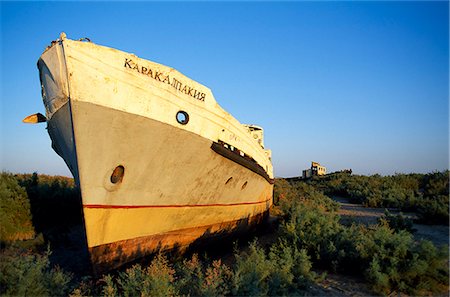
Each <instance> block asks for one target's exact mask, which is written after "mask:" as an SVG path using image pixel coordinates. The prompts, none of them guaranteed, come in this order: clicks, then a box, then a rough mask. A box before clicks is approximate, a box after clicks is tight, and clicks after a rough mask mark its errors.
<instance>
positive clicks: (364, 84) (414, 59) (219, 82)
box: [0, 2, 449, 177]
mask: <svg viewBox="0 0 450 297" xmlns="http://www.w3.org/2000/svg"><path fill="white" fill-rule="evenodd" d="M448 26H449V4H448V2H282V3H277V2H257V3H256V2H213V3H205V2H168V3H162V2H126V3H125V2H81V3H75V2H59V3H57V2H1V45H2V47H1V65H2V67H1V110H0V111H1V113H0V116H1V135H0V137H1V138H0V139H1V159H0V162H1V169H2V170H7V171H10V172H17V173H19V172H34V171H37V172H39V173H47V174H60V175H67V176H70V172H69V171H68V169H67V168H66V165H65V164H64V162H63V161H62V159H60V157H59V156H57V155H56V153H54V152H53V150H52V149H51V146H50V140H49V137H48V134H47V131H46V129H45V124H40V125H26V124H22V123H21V120H22V119H23V118H24V117H25V116H27V115H29V114H32V113H35V112H41V113H44V107H43V104H42V99H41V95H40V86H39V76H38V71H37V68H36V62H37V60H38V58H39V56H40V54H41V53H42V52H43V50H44V49H45V47H46V46H47V45H48V44H50V42H51V41H52V40H55V39H56V38H57V37H58V36H59V33H60V32H62V31H64V32H66V34H67V36H68V37H69V38H72V39H78V38H81V37H89V38H90V39H91V40H92V41H93V42H95V43H97V44H101V45H106V46H110V47H113V48H117V49H120V50H124V51H127V52H132V53H135V54H136V55H138V56H140V57H142V58H146V59H149V60H152V61H155V62H158V63H162V64H165V65H168V66H171V67H174V68H176V69H178V70H179V71H181V72H182V73H184V74H185V75H187V76H189V77H190V78H192V79H194V80H196V81H198V82H200V83H202V84H204V85H206V86H208V87H209V88H211V89H212V91H213V93H214V95H215V97H216V100H217V101H218V102H219V104H220V105H221V106H222V107H223V108H225V109H226V110H227V111H228V112H230V113H231V114H232V115H233V116H235V117H236V118H237V119H238V120H239V121H240V122H241V123H253V124H258V125H261V126H263V127H264V129H265V143H266V147H268V148H270V149H272V153H273V163H274V170H275V175H276V176H282V177H287V176H298V175H300V173H301V170H302V169H305V168H307V167H308V166H310V162H311V161H318V162H320V163H322V164H323V165H325V166H326V167H327V168H328V170H329V171H336V170H341V169H345V168H352V169H353V171H354V172H355V173H359V174H374V173H380V174H384V175H385V174H394V173H409V172H422V173H426V172H431V171H434V170H444V169H447V168H448V164H449V163H448V162H449V154H448V144H449V122H448V114H449V29H448Z"/></svg>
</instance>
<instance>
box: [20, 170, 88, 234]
mask: <svg viewBox="0 0 450 297" xmlns="http://www.w3.org/2000/svg"><path fill="white" fill-rule="evenodd" d="M15 178H16V179H17V181H18V182H19V184H20V185H21V186H22V187H24V188H25V189H26V192H27V194H28V198H29V201H30V206H31V213H32V214H33V225H34V227H35V229H36V231H37V232H44V233H46V232H47V231H48V230H50V229H53V228H55V227H56V228H59V229H64V228H67V227H69V226H72V225H79V224H82V208H81V195H80V191H79V189H78V188H77V187H75V184H74V181H73V179H72V178H68V177H63V176H48V175H43V174H39V175H38V174H37V173H33V174H22V175H16V177H15Z"/></svg>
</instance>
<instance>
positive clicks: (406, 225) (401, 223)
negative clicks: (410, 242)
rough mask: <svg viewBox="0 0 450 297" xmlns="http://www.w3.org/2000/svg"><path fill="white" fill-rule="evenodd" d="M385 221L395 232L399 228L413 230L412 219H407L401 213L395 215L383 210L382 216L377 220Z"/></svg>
mask: <svg viewBox="0 0 450 297" xmlns="http://www.w3.org/2000/svg"><path fill="white" fill-rule="evenodd" d="M382 221H386V223H387V224H388V225H389V227H390V228H391V229H393V230H395V231H396V232H398V231H400V230H406V231H408V232H413V231H415V230H414V229H413V221H412V219H409V218H407V217H405V216H404V215H403V214H402V213H399V214H397V215H394V214H391V213H390V212H389V210H387V209H386V210H385V211H384V216H382V217H380V218H379V219H378V222H380V223H381V222H382Z"/></svg>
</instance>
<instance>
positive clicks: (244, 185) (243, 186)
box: [241, 182, 248, 190]
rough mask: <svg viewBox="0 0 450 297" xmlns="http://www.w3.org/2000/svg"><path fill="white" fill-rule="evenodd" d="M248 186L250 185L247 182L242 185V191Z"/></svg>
mask: <svg viewBox="0 0 450 297" xmlns="http://www.w3.org/2000/svg"><path fill="white" fill-rule="evenodd" d="M247 184H248V182H245V183H244V184H243V185H242V187H241V190H243V189H245V187H246V186H247Z"/></svg>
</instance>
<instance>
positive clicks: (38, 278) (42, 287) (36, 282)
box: [0, 248, 71, 296]
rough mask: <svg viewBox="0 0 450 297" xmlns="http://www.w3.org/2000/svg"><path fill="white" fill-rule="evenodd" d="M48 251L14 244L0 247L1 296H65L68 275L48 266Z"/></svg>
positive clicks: (67, 289)
mask: <svg viewBox="0 0 450 297" xmlns="http://www.w3.org/2000/svg"><path fill="white" fill-rule="evenodd" d="M49 255H50V251H47V253H45V254H44V255H39V254H32V253H30V252H26V251H20V250H16V249H13V248H8V249H5V250H2V253H1V259H2V261H1V262H0V272H1V273H0V294H1V295H2V296H3V295H4V296H67V294H68V293H69V292H70V289H71V286H70V282H71V275H69V274H66V273H65V272H63V271H62V270H61V269H59V268H58V267H55V268H51V267H50V261H49Z"/></svg>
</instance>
